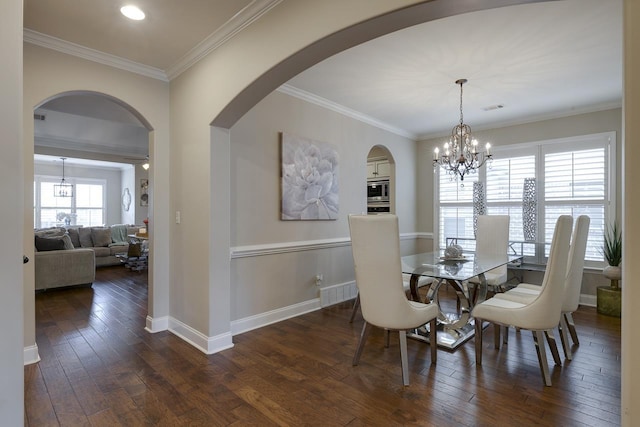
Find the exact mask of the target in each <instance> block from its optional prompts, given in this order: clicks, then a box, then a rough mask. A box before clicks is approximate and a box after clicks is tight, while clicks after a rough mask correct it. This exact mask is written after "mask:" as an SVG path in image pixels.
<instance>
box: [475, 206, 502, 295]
mask: <svg viewBox="0 0 640 427" xmlns="http://www.w3.org/2000/svg"><path fill="white" fill-rule="evenodd" d="M508 249H509V215H480V216H479V217H478V230H477V232H476V254H487V255H505V254H506V253H507V251H508ZM485 275H486V276H487V279H489V276H491V283H490V284H492V285H500V284H502V283H504V282H506V281H507V265H506V264H505V265H503V266H500V267H498V268H494V269H493V270H490V271H489V272H487V274H485Z"/></svg>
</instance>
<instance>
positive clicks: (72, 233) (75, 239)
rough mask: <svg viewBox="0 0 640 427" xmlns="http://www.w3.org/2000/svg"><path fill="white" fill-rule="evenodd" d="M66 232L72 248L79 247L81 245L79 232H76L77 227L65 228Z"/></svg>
mask: <svg viewBox="0 0 640 427" xmlns="http://www.w3.org/2000/svg"><path fill="white" fill-rule="evenodd" d="M67 233H69V237H70V238H71V243H72V244H73V247H74V248H79V247H81V246H82V245H81V244H80V234H79V233H78V229H77V228H70V229H68V230H67Z"/></svg>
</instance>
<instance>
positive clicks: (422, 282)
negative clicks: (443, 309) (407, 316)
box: [349, 265, 433, 323]
mask: <svg viewBox="0 0 640 427" xmlns="http://www.w3.org/2000/svg"><path fill="white" fill-rule="evenodd" d="M402 271H409V269H408V268H407V267H405V266H404V265H403V266H402ZM431 282H433V278H431V277H427V276H420V277H419V278H418V288H421V287H422V286H426V285H430V284H431ZM356 285H357V282H356ZM402 286H403V287H404V291H405V293H406V294H408V293H409V290H410V289H411V275H410V274H407V273H402ZM359 308H360V293H359V292H358V294H357V295H356V299H355V301H354V302H353V308H352V309H351V317H350V318H349V323H353V319H355V318H356V314H357V313H358V309H359Z"/></svg>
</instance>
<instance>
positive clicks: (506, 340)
mask: <svg viewBox="0 0 640 427" xmlns="http://www.w3.org/2000/svg"><path fill="white" fill-rule="evenodd" d="M502 344H505V345H507V344H509V327H508V326H505V327H504V330H503V335H502Z"/></svg>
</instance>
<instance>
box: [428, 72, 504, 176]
mask: <svg viewBox="0 0 640 427" xmlns="http://www.w3.org/2000/svg"><path fill="white" fill-rule="evenodd" d="M466 82H467V79H459V80H456V84H457V85H460V123H459V124H457V125H456V126H454V128H453V129H452V130H451V139H450V140H449V142H447V143H445V144H444V149H443V150H442V154H440V149H439V148H438V147H436V149H435V150H434V151H433V168H434V171H435V169H436V167H437V166H438V165H440V166H442V168H443V169H444V170H445V171H447V173H448V174H449V175H451V180H457V179H458V176H459V177H460V181H464V176H465V175H466V174H469V173H475V172H476V171H477V170H478V169H479V168H481V167H482V165H484V164H485V163H486V161H487V160H489V162H491V161H492V160H493V158H492V155H491V153H490V152H489V149H490V148H491V144H489V143H488V142H487V144H486V145H485V150H486V151H484V152H479V151H478V140H476V139H475V138H473V136H472V135H471V126H469V125H467V124H465V123H464V120H463V116H462V85H463V84H465V83H466ZM460 185H462V182H461V183H460Z"/></svg>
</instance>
